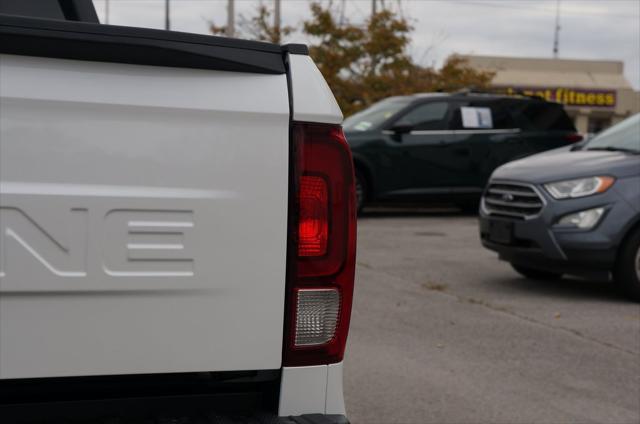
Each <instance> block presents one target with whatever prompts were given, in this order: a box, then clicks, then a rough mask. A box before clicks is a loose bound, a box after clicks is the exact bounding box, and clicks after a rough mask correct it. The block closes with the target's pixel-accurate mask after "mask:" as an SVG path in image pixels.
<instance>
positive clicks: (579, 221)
mask: <svg viewBox="0 0 640 424" xmlns="http://www.w3.org/2000/svg"><path fill="white" fill-rule="evenodd" d="M603 214H604V208H595V209H587V210H586V211H580V212H576V213H572V214H569V215H565V216H563V217H562V218H560V221H558V225H563V226H571V227H575V228H581V229H583V230H587V229H590V228H593V227H595V225H596V224H597V223H598V222H599V221H600V218H601V217H602V215H603Z"/></svg>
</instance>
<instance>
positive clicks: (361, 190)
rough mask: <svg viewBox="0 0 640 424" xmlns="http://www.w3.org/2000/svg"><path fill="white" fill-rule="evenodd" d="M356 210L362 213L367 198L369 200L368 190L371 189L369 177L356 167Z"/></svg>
mask: <svg viewBox="0 0 640 424" xmlns="http://www.w3.org/2000/svg"><path fill="white" fill-rule="evenodd" d="M355 174H356V210H357V211H358V215H360V214H361V213H362V208H364V203H365V200H367V190H369V185H368V184H367V179H366V178H365V176H364V174H363V173H362V172H361V171H360V170H358V169H357V168H356V172H355Z"/></svg>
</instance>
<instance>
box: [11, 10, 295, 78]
mask: <svg viewBox="0 0 640 424" xmlns="http://www.w3.org/2000/svg"><path fill="white" fill-rule="evenodd" d="M294 46H295V45H294ZM289 48H293V50H295V51H296V52H300V51H302V50H303V49H301V48H300V46H299V45H297V46H295V47H293V46H292V47H287V48H283V47H281V46H279V45H277V44H271V43H263V42H258V41H248V40H238V39H234V38H224V37H215V36H211V35H199V34H188V33H182V32H175V31H163V30H155V29H148V28H133V27H123V26H114V25H101V24H95V23H86V22H75V21H59V20H53V19H37V18H30V17H22V16H12V15H0V53H7V54H17V55H26V56H43V57H53V58H62V59H77V60H89V61H98V62H116V63H130V64H137V65H154V66H174V67H180V68H198V69H212V70H219V71H231V72H251V73H261V74H284V73H285V67H284V61H283V52H285V51H287V49H289ZM292 53H293V52H292ZM298 54H300V53H298Z"/></svg>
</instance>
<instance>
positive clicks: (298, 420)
mask: <svg viewBox="0 0 640 424" xmlns="http://www.w3.org/2000/svg"><path fill="white" fill-rule="evenodd" d="M278 422H279V423H281V424H349V420H347V417H345V416H344V415H322V414H309V415H300V416H298V417H280V421H278Z"/></svg>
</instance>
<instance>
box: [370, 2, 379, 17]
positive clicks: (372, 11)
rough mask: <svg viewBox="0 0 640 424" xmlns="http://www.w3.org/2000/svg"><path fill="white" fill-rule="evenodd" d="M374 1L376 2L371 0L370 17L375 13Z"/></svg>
mask: <svg viewBox="0 0 640 424" xmlns="http://www.w3.org/2000/svg"><path fill="white" fill-rule="evenodd" d="M376 3H378V1H377V0H371V17H374V16H375V14H376Z"/></svg>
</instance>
